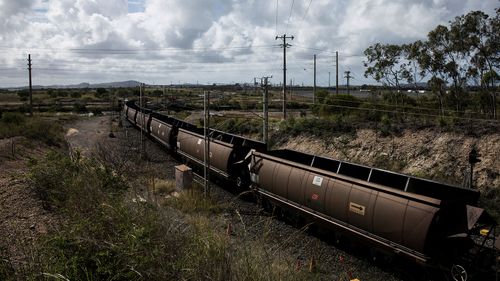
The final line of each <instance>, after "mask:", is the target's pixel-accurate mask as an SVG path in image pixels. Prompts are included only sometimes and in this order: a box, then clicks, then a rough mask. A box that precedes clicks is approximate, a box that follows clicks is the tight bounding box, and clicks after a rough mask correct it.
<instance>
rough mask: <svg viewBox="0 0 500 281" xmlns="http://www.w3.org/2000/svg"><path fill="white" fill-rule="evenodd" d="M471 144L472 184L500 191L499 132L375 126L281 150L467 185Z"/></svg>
mask: <svg viewBox="0 0 500 281" xmlns="http://www.w3.org/2000/svg"><path fill="white" fill-rule="evenodd" d="M473 146H476V148H477V149H478V151H479V153H480V154H481V157H480V159H481V162H480V163H477V164H476V166H475V168H474V170H475V173H474V185H475V186H477V187H478V188H479V189H481V190H490V189H499V188H500V133H493V134H488V135H483V136H480V137H472V136H467V135H464V134H459V133H448V132H444V133H441V132H436V131H434V130H431V129H425V130H420V131H413V130H406V131H403V132H402V133H401V134H400V135H397V136H381V135H380V134H379V133H377V132H376V131H374V130H369V129H362V130H358V131H357V132H356V134H354V135H341V136H339V137H334V138H331V139H328V140H320V139H316V138H314V137H310V136H300V137H297V138H293V139H290V140H288V141H287V142H286V143H284V144H282V145H281V148H288V149H294V150H299V151H303V152H307V153H312V154H316V155H326V156H329V157H332V158H335V159H339V160H343V161H350V162H355V163H360V164H365V165H370V166H376V167H380V168H384V169H389V170H393V171H398V172H402V173H405V174H410V175H416V176H420V177H423V178H428V179H435V180H438V181H443V182H448V183H452V184H456V185H463V184H467V183H468V182H467V175H468V173H469V170H468V169H469V163H468V155H469V152H470V151H471V149H472V147H473Z"/></svg>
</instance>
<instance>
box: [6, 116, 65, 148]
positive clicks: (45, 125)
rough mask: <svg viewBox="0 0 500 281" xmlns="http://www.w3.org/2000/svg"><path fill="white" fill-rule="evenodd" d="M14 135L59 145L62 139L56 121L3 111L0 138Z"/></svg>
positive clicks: (60, 126)
mask: <svg viewBox="0 0 500 281" xmlns="http://www.w3.org/2000/svg"><path fill="white" fill-rule="evenodd" d="M14 136H24V137H27V138H29V139H34V140H39V141H42V142H44V143H46V144H48V145H59V144H61V143H62V142H63V140H64V137H63V128H62V125H61V124H60V123H58V122H57V121H54V120H49V119H41V118H37V117H32V118H28V117H25V116H24V115H23V114H20V113H12V112H5V113H3V114H2V117H1V118H0V139H1V138H9V137H14Z"/></svg>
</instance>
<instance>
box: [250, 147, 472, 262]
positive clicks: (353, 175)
mask: <svg viewBox="0 0 500 281" xmlns="http://www.w3.org/2000/svg"><path fill="white" fill-rule="evenodd" d="M250 158H251V159H250V177H251V180H252V182H253V183H254V184H255V185H256V186H257V191H258V192H259V193H261V194H263V195H264V196H266V197H268V198H270V199H271V200H272V201H274V202H276V203H278V204H280V205H285V206H286V207H288V208H290V207H291V208H295V209H297V210H299V211H301V212H304V213H306V214H308V215H310V216H312V217H314V218H315V219H317V220H318V221H319V222H320V223H322V224H327V225H328V226H329V227H332V228H334V229H335V230H338V231H339V232H344V233H348V234H349V235H355V236H357V237H358V238H361V239H363V240H365V241H368V242H370V243H374V244H376V245H377V246H379V247H380V248H382V249H384V250H386V251H390V252H393V253H398V254H404V255H406V256H408V257H411V258H414V259H416V260H417V261H420V262H425V261H427V260H428V259H429V256H433V254H434V253H435V252H436V251H437V252H439V251H441V250H443V248H442V247H441V245H440V243H442V242H449V241H446V238H447V237H449V236H450V235H452V234H456V233H464V232H466V229H464V227H463V225H460V227H455V228H450V226H455V221H456V220H460V219H462V217H463V216H464V215H465V214H464V213H463V212H461V211H463V210H462V207H464V205H463V204H457V203H456V202H457V200H458V201H463V200H465V198H463V195H462V193H467V192H466V191H465V190H461V189H460V190H459V191H457V193H456V194H455V195H454V196H453V195H449V196H441V198H439V196H435V197H431V196H428V195H436V194H437V195H443V194H442V193H440V192H429V191H427V190H426V189H422V188H416V189H411V191H421V190H424V192H422V193H424V194H418V193H416V192H411V191H408V189H409V188H408V186H409V185H410V184H409V183H408V179H407V180H406V182H405V180H403V179H400V178H399V177H397V175H399V176H403V175H401V174H395V173H391V172H388V171H383V170H379V169H372V170H371V171H365V173H364V174H363V175H362V176H360V172H362V171H364V168H366V167H365V166H353V165H354V164H352V163H345V162H340V161H337V160H334V159H328V158H322V157H315V156H313V155H309V154H305V153H300V152H296V151H291V150H278V151H272V152H268V153H259V152H256V151H252V153H251V155H250ZM348 164H349V165H350V166H348ZM343 167H344V168H343ZM349 167H350V168H351V169H348V168H349ZM342 171H343V172H342ZM383 172H387V173H388V176H387V177H382V176H381V173H383ZM370 175H371V176H372V177H370ZM365 176H366V177H365ZM360 177H361V178H362V179H360ZM391 178H395V179H397V180H395V181H394V182H392V181H390V180H389V179H391ZM372 179H376V181H374V182H372V181H370V180H372ZM412 179H415V178H412ZM382 181H387V182H386V183H387V184H388V185H385V184H381V183H379V182H382ZM390 182H392V184H389V183H390ZM416 182H418V181H416ZM435 184H437V183H435ZM391 185H392V186H391ZM393 186H396V187H393ZM415 186H418V185H415ZM397 187H399V188H397ZM446 188H449V186H447V187H446ZM405 189H406V191H405ZM471 194H475V193H474V192H472V193H471ZM450 198H452V199H456V200H451V201H449V202H450V203H448V202H447V201H443V200H450ZM443 209H445V210H446V211H445V212H443ZM452 214H455V216H457V217H458V218H452ZM438 218H440V219H438ZM443 247H444V244H443Z"/></svg>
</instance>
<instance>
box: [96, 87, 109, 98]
mask: <svg viewBox="0 0 500 281" xmlns="http://www.w3.org/2000/svg"><path fill="white" fill-rule="evenodd" d="M94 96H95V97H96V98H98V99H104V98H107V97H108V90H106V89H104V88H97V90H96V92H95V94H94Z"/></svg>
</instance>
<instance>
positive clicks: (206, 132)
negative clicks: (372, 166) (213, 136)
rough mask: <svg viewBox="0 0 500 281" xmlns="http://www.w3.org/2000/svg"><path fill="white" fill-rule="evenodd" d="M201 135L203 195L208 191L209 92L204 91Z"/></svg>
mask: <svg viewBox="0 0 500 281" xmlns="http://www.w3.org/2000/svg"><path fill="white" fill-rule="evenodd" d="M203 109H204V118H203V119H204V120H203V137H204V140H205V149H204V150H205V153H204V154H203V167H204V169H203V172H204V173H203V174H204V179H205V190H204V193H205V196H207V195H208V194H209V192H210V182H209V177H210V92H207V91H205V92H204V95H203Z"/></svg>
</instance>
